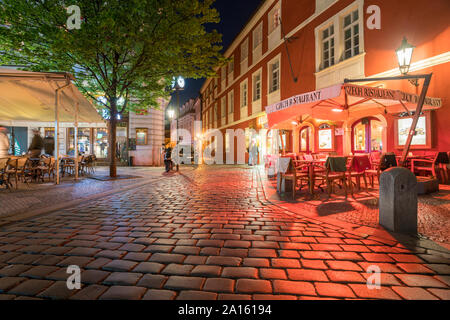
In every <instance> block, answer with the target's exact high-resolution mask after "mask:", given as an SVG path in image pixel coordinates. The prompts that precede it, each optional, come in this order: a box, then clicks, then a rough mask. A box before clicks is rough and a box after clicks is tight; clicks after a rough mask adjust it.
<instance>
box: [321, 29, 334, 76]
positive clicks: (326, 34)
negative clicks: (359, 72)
mask: <svg viewBox="0 0 450 320" xmlns="http://www.w3.org/2000/svg"><path fill="white" fill-rule="evenodd" d="M334 39H335V38H334V25H331V26H329V27H328V28H326V29H325V30H323V31H322V69H324V68H328V67H329V66H332V65H334V41H335V40H334Z"/></svg>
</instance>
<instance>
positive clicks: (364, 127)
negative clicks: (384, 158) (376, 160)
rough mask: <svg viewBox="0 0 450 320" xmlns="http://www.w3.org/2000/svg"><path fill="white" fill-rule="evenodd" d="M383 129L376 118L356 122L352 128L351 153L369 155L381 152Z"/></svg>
mask: <svg viewBox="0 0 450 320" xmlns="http://www.w3.org/2000/svg"><path fill="white" fill-rule="evenodd" d="M382 141H383V127H382V125H381V122H380V121H379V120H377V119H376V118H364V119H361V120H360V121H358V122H356V123H355V124H354V125H353V128H352V151H353V153H369V152H373V151H380V152H381V151H382V149H383V143H382Z"/></svg>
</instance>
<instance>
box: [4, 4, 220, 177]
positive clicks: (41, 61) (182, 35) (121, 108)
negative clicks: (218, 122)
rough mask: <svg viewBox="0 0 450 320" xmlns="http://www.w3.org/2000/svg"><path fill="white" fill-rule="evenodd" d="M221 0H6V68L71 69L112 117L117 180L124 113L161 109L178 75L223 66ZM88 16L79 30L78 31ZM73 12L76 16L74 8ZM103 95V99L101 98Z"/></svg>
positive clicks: (204, 73)
mask: <svg viewBox="0 0 450 320" xmlns="http://www.w3.org/2000/svg"><path fill="white" fill-rule="evenodd" d="M213 2H214V0H127V1H123V0H108V1H103V0H77V1H63V0H35V1H30V0H2V1H0V25H2V27H0V52H1V55H0V63H1V64H15V65H23V66H25V68H24V69H27V70H32V71H65V72H70V73H72V74H74V75H75V78H76V85H77V86H78V88H79V89H80V90H81V91H82V92H83V93H84V94H85V95H86V96H87V97H89V98H90V99H91V101H93V103H94V104H95V105H96V106H97V107H98V108H106V109H107V110H108V111H109V115H110V117H109V120H108V122H109V137H110V139H109V148H110V149H109V150H110V153H109V155H110V161H111V162H110V175H111V176H112V177H115V176H116V164H115V160H116V123H117V115H119V114H122V113H123V112H126V111H130V110H135V109H136V108H139V107H141V108H142V107H147V106H150V107H156V106H157V99H158V98H160V97H167V96H168V94H170V89H169V88H170V82H171V80H172V78H173V77H174V76H178V75H183V76H184V77H189V78H201V77H211V76H214V74H215V72H214V67H216V66H217V65H219V64H221V63H222V62H223V61H224V58H223V56H222V55H221V54H220V50H221V49H222V47H221V46H220V42H221V35H220V34H219V33H218V32H217V31H216V30H213V31H211V32H207V31H206V29H205V25H206V24H209V23H217V22H219V14H218V12H217V10H216V9H214V8H213V7H212V4H213ZM71 5H76V6H78V7H79V9H80V12H81V25H80V28H79V29H71V28H70V24H71V22H73V19H75V20H76V18H77V17H76V14H75V15H74V12H73V11H70V10H71V8H70V7H69V6H71ZM68 8H69V10H67V9H68ZM102 96H103V97H104V98H101V99H99V97H102Z"/></svg>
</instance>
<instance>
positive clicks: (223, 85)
mask: <svg viewBox="0 0 450 320" xmlns="http://www.w3.org/2000/svg"><path fill="white" fill-rule="evenodd" d="M226 85H227V66H223V67H222V68H221V69H220V86H221V88H220V90H221V91H223V90H225V88H226Z"/></svg>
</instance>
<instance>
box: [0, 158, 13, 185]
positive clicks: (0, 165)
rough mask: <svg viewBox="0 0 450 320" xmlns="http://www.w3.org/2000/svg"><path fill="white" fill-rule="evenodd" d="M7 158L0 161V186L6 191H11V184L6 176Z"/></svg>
mask: <svg viewBox="0 0 450 320" xmlns="http://www.w3.org/2000/svg"><path fill="white" fill-rule="evenodd" d="M8 161H9V158H1V159H0V185H5V186H6V189H11V188H12V185H11V182H9V180H8V175H7V173H6V168H7V167H8Z"/></svg>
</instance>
